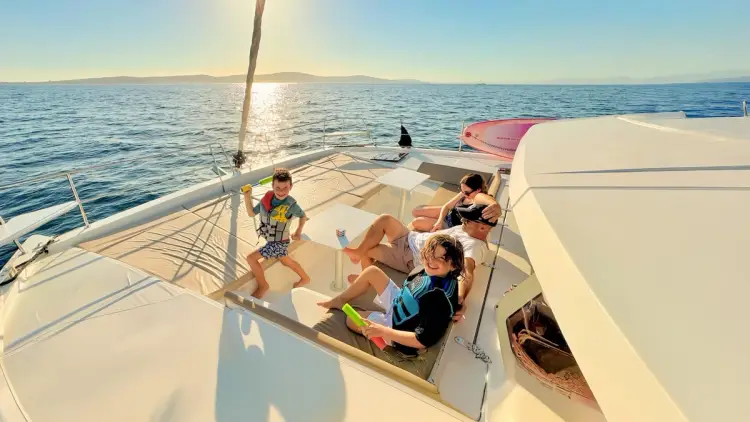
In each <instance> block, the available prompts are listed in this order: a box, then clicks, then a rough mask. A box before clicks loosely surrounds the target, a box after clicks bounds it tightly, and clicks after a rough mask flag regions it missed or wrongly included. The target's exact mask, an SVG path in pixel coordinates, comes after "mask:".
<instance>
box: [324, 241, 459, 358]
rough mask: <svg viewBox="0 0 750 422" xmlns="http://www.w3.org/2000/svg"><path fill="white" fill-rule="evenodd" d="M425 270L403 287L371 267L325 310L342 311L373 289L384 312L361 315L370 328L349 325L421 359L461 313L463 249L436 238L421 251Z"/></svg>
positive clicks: (428, 242) (352, 328) (455, 243)
mask: <svg viewBox="0 0 750 422" xmlns="http://www.w3.org/2000/svg"><path fill="white" fill-rule="evenodd" d="M420 256H421V259H422V263H423V264H424V269H423V270H422V271H420V272H419V273H417V274H414V275H413V276H411V277H409V278H408V279H407V280H406V281H405V282H404V287H403V288H400V287H398V286H397V285H396V283H394V282H393V281H392V280H391V279H389V278H388V276H387V275H386V274H385V273H384V272H383V271H382V270H381V269H380V268H378V267H376V266H374V265H373V266H370V267H367V268H366V269H365V270H364V271H362V274H360V275H359V276H358V277H357V278H356V280H354V281H353V282H352V283H351V284H350V285H349V287H348V288H347V289H346V290H344V291H343V292H342V293H341V294H340V295H338V296H336V297H335V298H333V299H331V300H327V301H324V302H319V303H318V305H319V306H322V307H324V308H326V309H331V308H338V309H340V308H341V307H342V306H344V304H345V303H347V302H349V301H351V300H354V299H356V298H357V297H359V296H361V295H362V294H364V293H365V292H367V291H368V290H369V289H370V287H373V288H375V291H376V292H377V296H376V297H375V300H374V302H375V303H376V304H377V305H379V306H381V307H382V308H383V309H384V311H385V312H375V311H372V312H371V311H368V312H360V315H361V316H362V317H363V318H365V324H366V325H365V326H364V327H358V326H357V325H356V324H355V323H354V321H352V320H351V319H349V318H347V319H346V326H347V327H348V328H349V329H350V330H352V331H354V332H355V333H357V334H362V335H364V336H366V337H368V338H372V337H381V338H382V339H383V340H385V342H386V343H387V344H388V345H390V346H392V347H394V348H395V349H396V350H398V351H400V352H402V353H404V354H407V355H416V354H417V353H418V351H419V350H420V349H425V348H428V347H430V346H432V345H434V344H436V343H437V342H438V341H440V339H441V338H442V337H443V335H444V334H445V331H446V330H447V329H448V326H449V325H450V322H451V321H452V320H453V317H454V316H455V315H456V312H458V311H459V310H460V308H461V305H460V304H459V282H458V279H459V278H460V277H462V276H463V275H464V249H463V246H461V243H460V242H458V241H457V240H456V239H454V238H453V237H451V236H449V235H446V234H434V235H431V236H430V238H429V239H428V240H427V243H425V246H424V247H423V248H422V249H421V251H420Z"/></svg>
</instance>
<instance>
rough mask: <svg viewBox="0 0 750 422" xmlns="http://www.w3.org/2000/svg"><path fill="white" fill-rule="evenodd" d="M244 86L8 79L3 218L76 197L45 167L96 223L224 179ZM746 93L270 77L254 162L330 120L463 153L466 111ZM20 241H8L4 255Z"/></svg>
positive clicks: (622, 110)
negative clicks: (220, 170)
mask: <svg viewBox="0 0 750 422" xmlns="http://www.w3.org/2000/svg"><path fill="white" fill-rule="evenodd" d="M244 89H245V86H244V84H206V85H187V84H186V85H52V84H0V217H2V218H4V219H6V220H7V219H9V218H12V217H13V216H16V215H19V214H22V213H26V212H30V211H33V210H37V209H41V208H44V207H49V206H52V205H54V204H57V203H61V202H64V201H69V200H72V199H73V196H72V193H71V190H70V186H69V184H68V181H67V179H66V178H65V176H64V175H63V176H59V177H56V178H53V179H51V180H43V181H31V180H32V179H35V178H38V177H40V176H44V175H47V174H55V173H60V172H65V171H73V172H74V173H73V180H74V182H75V185H76V187H77V189H78V194H79V196H80V197H81V199H82V200H91V199H94V200H93V201H90V202H88V203H86V204H85V205H84V206H85V210H86V213H87V215H88V218H89V221H92V222H93V221H96V220H100V219H102V218H104V217H107V216H109V215H112V214H115V213H117V212H119V211H122V210H124V209H128V208H131V207H134V206H136V205H139V204H142V203H144V202H147V201H151V200H153V199H156V198H159V197H161V196H163V195H166V194H168V193H170V192H174V191H177V190H179V189H182V188H185V187H187V186H189V185H191V184H194V183H198V182H202V181H205V180H207V179H209V178H212V177H215V175H214V173H213V172H212V171H211V168H212V166H214V165H215V163H218V165H223V166H225V167H227V159H226V156H225V155H224V154H223V152H222V147H223V150H224V151H226V152H227V153H228V154H231V153H233V152H234V151H236V149H237V140H238V132H239V127H240V120H241V114H242V101H243V96H244ZM745 99H748V100H750V83H710V84H709V83H707V84H671V85H641V86H634V85H621V86H614V85H613V86H601V85H596V86H585V85H575V86H560V85H546V86H542V85H538V86H537V85H442V84H414V85H388V84H382V85H381V84H379V85H366V84H361V85H360V84H272V83H265V84H256V85H254V87H253V91H252V111H251V113H250V118H249V120H248V121H249V124H248V130H249V135H248V137H247V142H246V150H248V153H249V156H250V157H249V159H250V162H251V164H253V165H258V164H260V163H270V162H272V161H273V160H278V159H281V158H282V157H283V156H285V155H289V154H295V153H299V152H302V151H305V150H309V149H314V148H317V147H319V146H321V145H322V144H323V138H322V133H323V131H325V132H326V133H330V132H337V131H357V130H363V129H370V130H371V133H372V142H375V143H376V144H379V145H395V144H396V143H397V141H398V135H399V129H400V125H401V124H403V125H404V126H405V127H406V129H407V130H408V131H409V133H410V134H411V135H412V139H413V141H414V145H415V146H424V147H431V148H444V149H454V150H455V149H457V148H458V141H457V139H456V136H457V134H458V133H459V132H460V129H461V124H462V122H467V123H470V122H477V121H482V120H489V119H500V118H510V117H557V118H570V117H583V116H597V115H605V114H627V113H651V112H665V111H684V112H685V113H686V114H687V115H688V116H689V117H713V116H740V115H742V110H741V103H742V100H745ZM321 121H325V123H322V122H321ZM326 142H328V143H336V144H362V143H368V142H370V139H369V138H368V137H364V136H347V137H342V138H336V139H335V140H331V139H328V140H327V141H326ZM95 166H96V167H95ZM94 167H95V168H94ZM19 182H20V184H19V185H17V186H13V187H10V188H4V187H5V186H7V185H10V184H15V183H19ZM81 225H82V221H81V215H80V213H79V212H78V210H73V211H71V212H70V213H68V214H67V215H65V216H63V217H61V218H58V219H56V220H54V221H52V222H50V223H48V224H46V225H45V226H43V227H41V228H40V229H39V230H38V231H37V233H42V234H47V235H57V234H61V233H64V232H66V231H68V230H71V229H73V228H76V227H80V226H81ZM14 250H15V247H14V246H13V245H5V246H0V266H2V265H3V264H4V263H5V262H6V261H7V260H8V258H9V257H10V255H11V254H12V253H13V251H14Z"/></svg>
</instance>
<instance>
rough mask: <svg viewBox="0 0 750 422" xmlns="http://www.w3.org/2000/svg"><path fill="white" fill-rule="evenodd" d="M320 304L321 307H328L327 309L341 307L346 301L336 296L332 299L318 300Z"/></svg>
mask: <svg viewBox="0 0 750 422" xmlns="http://www.w3.org/2000/svg"><path fill="white" fill-rule="evenodd" d="M318 306H320V307H321V308H326V309H339V308H341V307H342V306H344V303H343V302H341V299H339V298H338V297H334V298H333V299H331V300H326V301H324V302H318Z"/></svg>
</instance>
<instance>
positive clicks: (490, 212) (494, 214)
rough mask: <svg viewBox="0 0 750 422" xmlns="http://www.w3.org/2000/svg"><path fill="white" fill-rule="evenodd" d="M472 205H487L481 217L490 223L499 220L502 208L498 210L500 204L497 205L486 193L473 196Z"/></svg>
mask: <svg viewBox="0 0 750 422" xmlns="http://www.w3.org/2000/svg"><path fill="white" fill-rule="evenodd" d="M474 203H475V204H484V205H487V208H485V209H484V211H482V217H484V218H486V219H488V220H490V221H496V220H497V219H498V218H500V215H501V214H502V212H503V210H502V208H500V204H498V203H497V201H496V200H495V198H493V197H491V196H489V195H487V194H486V193H480V194H478V195H477V196H475V197H474Z"/></svg>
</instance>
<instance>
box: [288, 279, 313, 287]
mask: <svg viewBox="0 0 750 422" xmlns="http://www.w3.org/2000/svg"><path fill="white" fill-rule="evenodd" d="M309 282H310V278H309V277H306V278H300V279H299V281H297V282H296V283H294V284H293V285H292V287H295V288H296V287H302V286H304V285H305V284H308V283H309Z"/></svg>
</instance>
